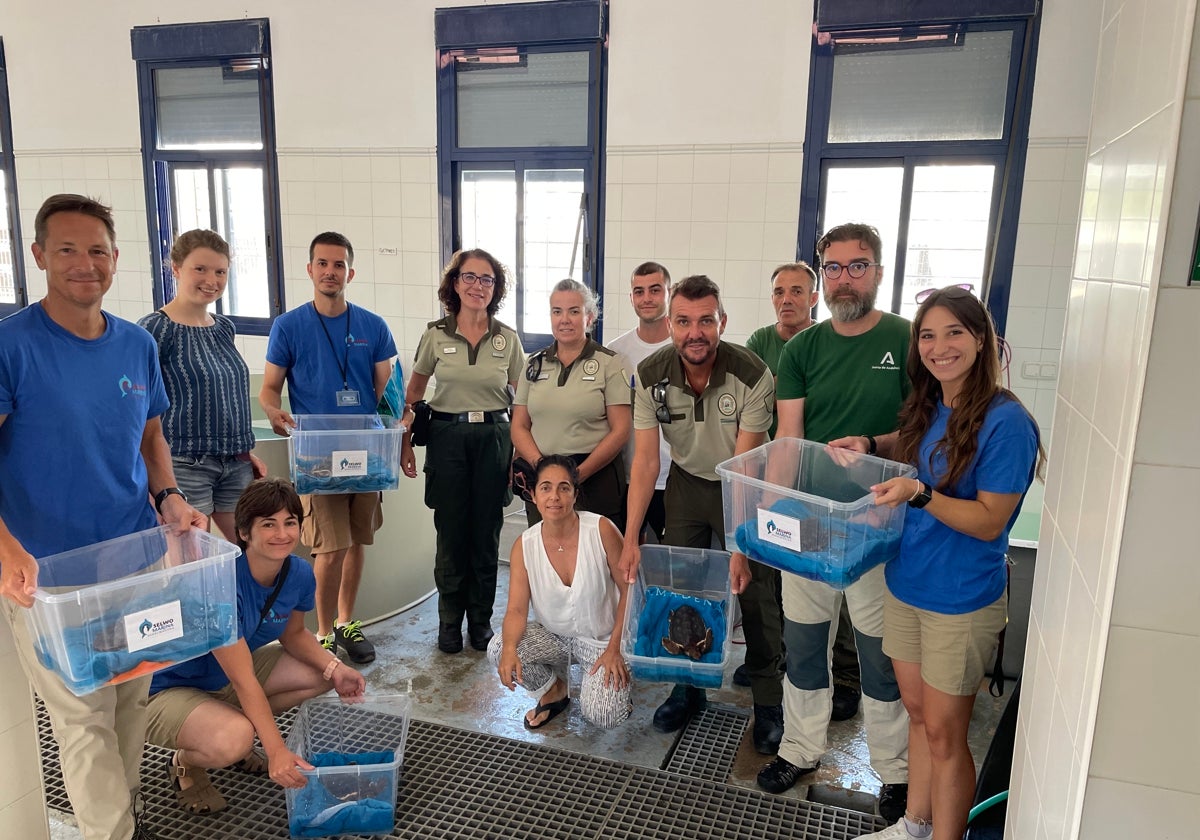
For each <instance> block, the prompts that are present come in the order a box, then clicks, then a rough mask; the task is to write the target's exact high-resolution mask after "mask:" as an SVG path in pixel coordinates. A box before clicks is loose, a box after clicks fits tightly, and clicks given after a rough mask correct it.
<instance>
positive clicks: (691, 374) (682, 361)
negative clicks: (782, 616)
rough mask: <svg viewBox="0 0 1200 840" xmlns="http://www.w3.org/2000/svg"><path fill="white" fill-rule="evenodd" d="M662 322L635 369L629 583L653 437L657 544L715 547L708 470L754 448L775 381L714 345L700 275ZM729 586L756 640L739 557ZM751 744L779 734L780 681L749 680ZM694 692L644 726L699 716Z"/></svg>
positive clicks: (715, 322)
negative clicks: (662, 530)
mask: <svg viewBox="0 0 1200 840" xmlns="http://www.w3.org/2000/svg"><path fill="white" fill-rule="evenodd" d="M668 318H669V320H670V325H671V346H670V347H664V348H662V349H661V350H657V351H655V352H654V353H652V354H650V355H649V356H648V357H646V359H645V360H643V361H642V363H641V364H639V365H638V368H637V377H636V379H637V382H636V387H635V389H634V409H633V428H634V433H633V434H634V455H633V467H632V470H631V475H630V481H629V499H628V513H627V518H626V522H625V547H624V551H623V552H622V556H621V565H622V568H623V569H624V570H625V572H626V575H627V579H628V580H629V582H630V583H633V582H634V581H635V579H636V577H637V565H638V560H639V557H640V550H639V548H638V543H639V536H640V535H641V532H642V522H643V520H644V518H645V515H646V508H647V507H648V506H649V504H650V497H651V496H652V495H653V493H654V480H655V478H656V477H657V475H658V468H659V449H658V433H659V429H661V430H662V435H663V437H664V438H665V439H666V442H667V443H668V444H669V445H670V447H671V469H670V473H669V474H668V476H667V488H666V494H665V499H664V502H665V507H666V544H667V545H678V546H691V547H695V548H709V547H710V546H711V545H712V542H713V539H714V538H715V539H716V540H717V542H718V543H719V544H720V545H721V546H722V547H724V546H725V517H724V513H723V511H722V506H721V482H720V479H719V478H718V476H717V473H716V466H717V464H719V463H720V462H721V461H724V460H727V459H728V458H732V457H733V456H734V455H740V454H741V453H743V452H749V451H750V450H751V449H753V448H755V447H756V446H759V445H761V444H762V442H763V441H764V440H765V438H766V433H767V429H768V428H770V426H771V419H772V417H773V413H774V407H775V383H774V380H773V378H772V376H771V371H770V370H769V369H768V368H767V366H766V365H765V364H764V363H763V361H762V360H761V359H759V358H758V357H757V356H755V355H754V354H753V353H751V352H749V351H748V350H746V349H745V348H743V347H738V346H737V345H733V344H727V343H725V342H724V341H721V334H722V333H723V332H724V331H725V322H726V318H725V309H724V307H723V306H722V305H721V290H720V289H719V288H718V287H717V284H716V283H714V282H713V281H712V280H710V279H709V278H707V277H704V276H703V275H697V276H694V277H688V278H685V279H684V280H682V281H681V282H680V283H679V284H677V285H676V286H675V288H674V289H672V290H671V303H670V309H669V315H668ZM729 574H730V584H731V587H732V589H733V591H734V593H737V594H739V595H740V596H741V597H740V599H739V600H740V602H741V604H742V614H743V628H744V629H745V630H746V633H747V634H752V633H756V632H762V622H761V621H759V620H758V618H757V616H756V615H755V612H754V611H755V605H757V604H760V603H762V602H763V598H761V597H759V593H758V589H759V588H760V587H762V586H763V584H764V580H763V578H762V576H758V577H755V576H753V575H752V572H751V568H750V565H749V562H748V560H747V559H746V557H745V555H742V554H737V553H735V554H734V555H733V557H732V559H731V560H730V564H729ZM752 690H753V691H754V704H755V706H754V710H755V723H754V725H755V738H756V740H762V741H764V742H767V741H773V742H774V744H778V743H779V739H780V738H781V737H782V735H783V709H782V701H783V686H782V685H781V681H780V680H778V679H776V680H771V679H762V680H756V681H755V685H753V686H752ZM706 703H707V699H706V696H705V693H704V691H703V689H699V688H694V687H692V686H682V685H677V686H675V690H674V691H672V692H671V696H670V698H668V699H667V700H666V702H664V703H663V704H662V705H661V706H659V707H658V709H657V710H656V711H655V712H654V727H655V728H656V729H658V730H659V731H661V732H674V731H675V730H677V729H679V728H680V727H682V726H683V725H684V724H685V723H687V721H688V719H689V718H690V717H691V716H692V715H694V714H696V713H697V712H700V711H702V710H703V709H704V707H705V705H706Z"/></svg>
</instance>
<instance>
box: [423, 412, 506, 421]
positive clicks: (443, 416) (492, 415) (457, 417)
mask: <svg viewBox="0 0 1200 840" xmlns="http://www.w3.org/2000/svg"><path fill="white" fill-rule="evenodd" d="M432 416H433V419H434V420H445V421H447V422H449V423H507V422H508V412H507V411H460V412H459V413H458V414H452V413H450V412H448V411H435V412H433V415H432Z"/></svg>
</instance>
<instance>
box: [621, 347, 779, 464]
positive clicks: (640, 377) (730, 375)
mask: <svg viewBox="0 0 1200 840" xmlns="http://www.w3.org/2000/svg"><path fill="white" fill-rule="evenodd" d="M664 381H665V382H666V386H667V387H666V396H665V402H666V405H667V408H668V410H669V411H670V413H671V422H670V423H659V421H658V418H657V417H656V416H655V415H656V410H657V408H658V403H656V402H655V401H654V399H653V398H652V397H651V395H650V391H651V389H652V388H653V387H654V385H655V384H657V383H660V382H664ZM774 410H775V381H774V378H773V377H772V376H771V371H770V369H769V368H768V367H767V366H766V364H765V363H764V362H763V360H762V359H760V358H758V356H755V355H754V354H753V353H751V352H750V351H749V350H747V349H746V348H744V347H739V346H737V345H736V344H727V343H726V342H724V341H721V342H719V343H718V344H717V357H716V359H715V360H714V361H713V369H712V374H711V375H710V376H709V379H708V386H707V387H706V388H705V389H704V393H703V394H701V395H700V396H696V393H695V392H694V391H693V390H692V389H691V386H689V385H688V383H687V377H686V376H685V375H684V372H683V360H682V359H680V358H679V351H678V350H676V349H675V347H674V346H671V347H664V348H663V349H661V350H658V351H656V352H654V353H652V354H651V355H649V356H647V357H646V359H645V360H644V361H643V362H642V363H641V364H640V365H638V369H637V388H636V390H635V393H634V403H633V427H634V429H653V428H661V429H662V433H663V437H664V438H666V441H667V443H669V444H670V445H671V460H672V461H673V462H674V463H675V464H676V465H677V466H678V467H679V468H680V469H683V470H685V471H686V472H688V473H689V474H691V475H694V476H696V477H697V478H703V479H707V480H708V481H717V480H719V476H718V475H717V472H716V466H717V464H719V463H721V462H722V461H725V460H728V459H729V458H732V457H733V450H734V448H735V446H736V445H737V435H738V431H739V430H745V431H747V432H765V431H766V430H767V429H769V428H770V427H771V420H772V419H773V417H774Z"/></svg>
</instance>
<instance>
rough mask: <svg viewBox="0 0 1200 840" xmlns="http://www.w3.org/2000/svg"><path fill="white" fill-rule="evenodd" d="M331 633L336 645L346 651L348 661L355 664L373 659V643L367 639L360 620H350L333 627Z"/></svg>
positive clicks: (363, 663)
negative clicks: (347, 622)
mask: <svg viewBox="0 0 1200 840" xmlns="http://www.w3.org/2000/svg"><path fill="white" fill-rule="evenodd" d="M333 635H334V637H335V639H336V643H337V645H338V647H340V648H341V649H342V650H344V651H346V655H347V656H349V657H350V661H351V662H353V663H355V664H357V665H366V664H367V663H368V662H374V661H375V645H373V644H371V643H370V642H368V641H367V637H366V636H364V635H363V632H362V622H361V621H351V622H350V623H349V624H341V625H338V626H337V627H334V628H333Z"/></svg>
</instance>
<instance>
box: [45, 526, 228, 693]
mask: <svg viewBox="0 0 1200 840" xmlns="http://www.w3.org/2000/svg"><path fill="white" fill-rule="evenodd" d="M238 554H239V551H238V549H237V547H236V546H233V545H230V544H229V543H227V542H225V541H224V540H222V539H219V538H217V537H214V536H212V535H211V534H209V533H207V532H205V531H200V530H197V529H195V528H193V529H191V530H190V531H187V532H186V533H184V534H182V535H176V534H172V533H171V529H170V528H169V527H167V526H163V527H159V528H152V529H150V530H148V531H140V532H138V533H136V534H130V535H129V536H125V537H118V538H117V539H114V540H107V541H105V542H101V543H96V544H95V545H90V546H85V547H83V548H77V549H75V550H73V551H67V552H64V553H62V554H54V555H51V556H49V557H43V558H40V559H39V560H38V590H37V592H36V593H34V596H33V597H34V603H33V607H31V608H30V609H29V610H26V611H25V614H26V618H27V620H28V622H29V630H30V634H31V635H32V637H33V640H34V649H35V651H36V653H37V657H38V660H39V661H40V662H41V663H42V665H44V666H45V667H46V668H49V669H50V670H52V671H54V672H55V673H57V674H58V675H59V676H60V677H62V679H63V682H64V683H66V685H67V688H69V689H70V690H71V691H72V692H74V693H75V694H77V695H83V694H88V693H90V692H93V691H95V690H96V689H98V688H100V687H102V686H105V685H115V684H117V683H121V682H125V681H126V680H131V679H134V678H136V677H141V676H144V675H146V674H150V673H153V672H155V671H158V670H161V669H162V668H166V667H168V666H171V665H175V664H178V663H180V662H183V661H185V660H188V659H194V658H195V657H197V656H203V655H204V654H206V653H208V652H209V651H211V650H213V649H214V648H219V647H223V646H225V645H228V644H231V643H233V642H234V641H235V640H236V639H237V574H236V567H235V564H236V558H237V556H238Z"/></svg>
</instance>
